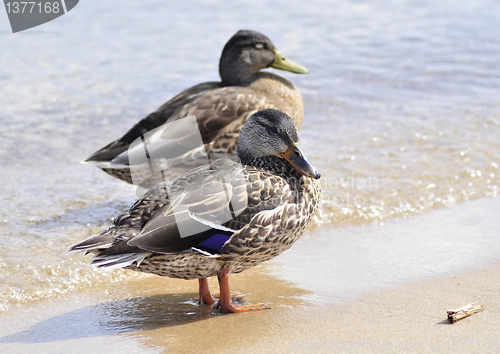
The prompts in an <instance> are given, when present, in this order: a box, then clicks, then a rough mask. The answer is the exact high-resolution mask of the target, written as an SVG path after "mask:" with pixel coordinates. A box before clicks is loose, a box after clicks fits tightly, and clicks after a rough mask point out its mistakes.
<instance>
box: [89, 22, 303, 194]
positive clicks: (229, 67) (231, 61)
mask: <svg viewBox="0 0 500 354" xmlns="http://www.w3.org/2000/svg"><path fill="white" fill-rule="evenodd" d="M269 67H271V68H275V69H279V70H285V71H289V72H292V73H296V74H307V73H309V71H308V70H307V69H306V68H305V67H304V66H302V65H300V64H298V63H295V62H293V61H291V60H289V59H287V58H286V57H284V56H283V55H282V54H281V53H280V52H279V51H278V50H277V49H276V48H275V46H274V44H273V43H272V42H271V40H270V39H269V38H268V37H266V36H265V35H264V34H262V33H260V32H257V31H252V30H240V31H238V32H237V33H236V34H235V35H233V36H232V37H231V38H230V39H229V41H228V42H227V43H226V45H225V46H224V49H223V51H222V54H221V57H220V63H219V74H220V77H221V81H220V82H205V83H201V84H198V85H195V86H193V87H191V88H188V89H187V90H185V91H183V92H181V93H180V94H178V95H177V96H175V97H174V98H172V99H171V100H169V101H168V102H166V103H165V104H163V105H162V106H161V107H159V108H158V109H157V110H156V111H155V112H153V113H151V114H149V115H148V116H147V117H145V118H144V119H142V120H141V121H139V122H138V123H137V124H136V125H134V126H133V127H132V128H131V129H130V130H129V131H128V132H127V133H126V134H125V135H123V136H122V137H121V138H119V139H118V140H115V141H113V142H111V143H110V144H108V145H106V146H105V147H103V148H101V149H100V150H98V151H96V152H95V153H93V154H92V155H91V156H90V157H88V158H87V159H86V160H84V161H82V163H84V164H92V165H95V166H97V167H99V168H101V169H102V170H103V171H104V172H106V173H108V174H110V175H111V176H113V177H117V178H119V179H121V180H123V181H125V182H127V183H130V184H136V185H137V184H140V183H141V182H142V181H144V180H146V179H147V177H149V176H150V175H152V174H154V173H149V171H147V164H143V166H145V168H146V171H143V170H140V169H138V170H137V171H140V173H139V172H137V173H136V175H138V176H141V179H140V181H137V180H134V178H133V175H132V173H131V171H130V168H131V165H132V167H133V168H137V166H136V165H134V163H131V161H129V156H128V149H129V148H130V146H131V144H133V142H134V141H140V139H141V137H142V139H144V136H145V134H146V133H147V132H149V131H151V130H154V129H158V128H159V127H162V126H165V124H166V123H169V122H174V121H176V120H179V119H182V118H185V117H188V116H195V117H196V120H197V123H198V127H199V133H200V135H201V139H199V140H200V145H203V146H197V147H196V148H193V149H192V150H193V151H189V152H184V156H183V157H179V161H177V162H176V161H174V162H172V163H170V166H172V165H177V167H178V168H181V170H180V171H181V172H185V171H187V169H191V168H192V167H195V166H196V164H192V163H191V164H189V163H186V164H184V162H185V161H186V158H185V156H188V157H191V156H194V157H193V160H196V156H198V154H199V153H200V152H201V153H202V154H204V153H205V151H206V153H209V154H210V153H213V154H219V155H217V156H224V155H226V156H227V154H229V155H235V152H236V144H237V140H238V135H239V132H240V130H241V128H242V127H243V125H244V123H245V121H246V120H247V119H248V118H249V117H250V116H251V115H252V114H253V113H255V112H257V111H260V110H263V109H266V108H274V109H278V110H280V111H282V112H284V113H286V114H288V115H289V116H290V117H292V119H293V121H294V122H295V125H296V127H297V128H300V126H301V124H302V119H303V113H304V108H303V101H302V97H301V95H300V92H299V90H298V89H297V87H296V86H295V85H294V84H293V83H292V82H290V81H289V80H287V79H285V78H284V77H281V76H279V75H277V74H274V73H271V72H262V71H261V70H262V69H266V68H269ZM152 136H153V138H154V137H157V136H158V134H154V135H152ZM179 136H180V137H179V139H181V138H182V136H183V135H182V134H179ZM202 164H203V163H202ZM183 166H186V167H185V168H184V169H182V167H183ZM143 175H144V176H143ZM155 182H157V181H156V180H155ZM148 187H151V185H149V186H148Z"/></svg>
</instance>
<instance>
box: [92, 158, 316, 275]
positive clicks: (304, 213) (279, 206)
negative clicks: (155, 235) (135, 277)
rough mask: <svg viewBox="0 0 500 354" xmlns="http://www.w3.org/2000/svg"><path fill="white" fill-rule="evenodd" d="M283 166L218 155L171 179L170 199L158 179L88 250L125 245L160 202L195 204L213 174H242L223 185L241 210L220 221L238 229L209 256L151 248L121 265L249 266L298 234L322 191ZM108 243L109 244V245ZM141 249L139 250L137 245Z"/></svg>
mask: <svg viewBox="0 0 500 354" xmlns="http://www.w3.org/2000/svg"><path fill="white" fill-rule="evenodd" d="M283 168H284V170H283V171H282V173H280V174H275V173H271V172H269V171H266V170H264V169H262V168H258V167H253V166H242V165H240V164H237V163H235V162H234V161H231V160H228V159H221V160H217V161H216V162H215V163H213V164H212V165H210V166H202V167H199V168H197V169H195V170H193V171H191V172H189V173H187V174H185V175H184V176H183V177H182V178H179V179H177V180H176V181H174V183H173V184H172V186H171V187H170V193H171V194H176V193H179V195H177V196H176V200H173V201H171V199H170V198H169V196H168V194H167V193H168V192H167V187H166V185H165V184H158V185H157V186H156V187H154V188H153V189H151V190H150V191H149V192H148V193H146V195H145V196H144V197H143V198H142V199H140V200H138V201H137V202H136V203H135V204H134V205H133V206H132V207H131V208H130V210H129V211H128V212H127V213H125V214H123V215H122V216H120V217H119V218H117V219H116V220H115V222H114V225H113V226H111V227H110V228H109V229H108V230H106V231H105V232H103V233H102V234H101V235H100V236H97V237H98V238H101V239H102V241H103V242H102V243H101V245H102V246H101V247H102V248H99V247H93V248H90V249H88V251H91V252H94V253H96V254H97V255H99V254H101V257H100V258H99V259H101V260H102V255H103V254H109V255H110V256H112V255H113V252H110V250H111V249H112V248H117V246H120V245H123V246H122V248H124V247H126V243H127V241H128V240H130V239H131V238H133V237H135V236H137V235H138V234H139V233H140V231H141V229H142V228H143V227H144V225H146V224H147V223H148V222H149V221H150V220H151V219H152V218H153V217H155V216H154V215H155V212H156V214H157V212H158V210H160V209H161V208H163V209H162V210H169V209H170V207H171V206H172V205H171V204H170V203H171V202H172V203H182V204H183V205H186V206H188V207H189V208H191V207H193V210H196V207H197V206H198V205H199V204H200V200H205V199H206V197H207V195H210V193H211V190H212V189H211V185H212V184H213V181H214V179H215V180H222V179H224V178H227V177H228V176H230V175H232V176H233V177H236V176H239V177H241V178H242V180H243V181H244V183H243V184H240V185H238V184H236V186H235V187H234V188H232V189H230V190H229V189H228V193H230V198H236V199H237V198H240V199H241V198H246V202H247V203H246V204H247V205H246V207H245V208H244V209H243V210H236V211H235V213H236V214H238V213H239V214H238V215H236V217H234V218H233V219H232V220H230V221H229V222H227V223H226V224H225V226H226V227H228V228H231V229H233V230H237V231H236V232H235V233H234V234H233V235H232V236H231V238H230V239H229V240H228V241H227V242H226V243H225V245H224V246H223V248H222V250H221V252H220V255H218V256H212V257H209V256H205V255H202V254H200V253H197V252H195V251H192V250H187V251H186V252H185V253H181V254H156V253H151V254H149V255H148V256H146V257H145V258H144V259H143V260H142V261H141V262H140V265H139V266H137V264H135V263H134V264H131V265H129V266H127V267H126V268H128V269H132V270H136V271H141V272H147V273H153V274H157V275H161V276H168V277H174V278H182V279H195V278H202V277H208V276H214V275H216V274H217V271H218V270H219V269H220V268H225V269H229V270H230V271H231V272H232V273H238V272H241V271H243V270H245V269H248V268H249V267H253V266H255V265H257V264H259V263H261V262H264V261H267V260H269V259H271V258H273V257H275V256H277V255H278V254H280V253H281V252H283V251H285V250H287V249H288V248H289V247H290V246H291V245H292V244H293V243H294V242H295V241H296V240H297V239H298V238H299V237H300V236H301V235H302V233H303V232H304V230H305V229H306V227H307V225H308V224H309V222H310V220H311V218H312V215H313V214H314V213H315V212H316V210H317V207H318V202H319V197H320V194H321V190H320V184H319V181H318V180H316V179H312V178H309V177H305V176H302V175H300V174H299V173H297V172H296V171H295V170H294V169H293V168H292V167H291V166H285V167H283ZM181 191H182V192H181ZM214 195H218V193H215V194H214ZM214 198H219V199H218V202H219V203H223V202H224V201H223V200H221V199H220V196H217V197H214ZM224 198H225V197H224ZM233 200H234V199H233ZM236 204H237V203H236ZM208 205H210V203H208ZM205 206H206V205H205ZM165 208H166V209H165ZM204 212H206V210H205V211H204ZM110 238H112V239H113V241H112V242H110ZM106 244H108V246H106ZM109 244H112V245H113V246H111V247H109ZM128 247H130V246H128ZM140 252H142V253H143V252H144V251H140V250H137V251H136V253H140Z"/></svg>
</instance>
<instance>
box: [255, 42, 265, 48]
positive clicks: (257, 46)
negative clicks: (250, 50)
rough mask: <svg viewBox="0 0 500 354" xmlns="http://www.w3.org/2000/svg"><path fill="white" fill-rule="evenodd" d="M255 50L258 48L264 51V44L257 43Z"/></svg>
mask: <svg viewBox="0 0 500 354" xmlns="http://www.w3.org/2000/svg"><path fill="white" fill-rule="evenodd" d="M255 48H257V49H262V48H264V44H262V43H257V44H256V45H255Z"/></svg>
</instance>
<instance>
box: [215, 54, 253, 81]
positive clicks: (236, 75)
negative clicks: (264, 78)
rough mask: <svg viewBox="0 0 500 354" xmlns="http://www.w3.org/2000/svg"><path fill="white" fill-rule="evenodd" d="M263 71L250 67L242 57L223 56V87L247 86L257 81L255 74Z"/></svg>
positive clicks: (221, 66) (221, 64)
mask: <svg viewBox="0 0 500 354" xmlns="http://www.w3.org/2000/svg"><path fill="white" fill-rule="evenodd" d="M260 69H262V68H260V67H253V66H249V65H248V63H245V62H244V61H243V59H242V58H241V56H236V55H234V56H232V55H230V54H227V55H223V56H222V57H221V60H220V63H219V74H220V77H221V80H222V86H247V85H249V84H250V83H251V82H252V81H254V80H255V77H254V76H255V74H257V73H258V72H259V70H260Z"/></svg>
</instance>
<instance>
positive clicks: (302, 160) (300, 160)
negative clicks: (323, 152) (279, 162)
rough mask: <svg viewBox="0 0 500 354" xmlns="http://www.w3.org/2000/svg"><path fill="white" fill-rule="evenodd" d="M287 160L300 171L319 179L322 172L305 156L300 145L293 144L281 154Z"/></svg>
mask: <svg viewBox="0 0 500 354" xmlns="http://www.w3.org/2000/svg"><path fill="white" fill-rule="evenodd" d="M281 156H283V158H284V159H285V160H287V161H288V162H289V163H290V165H292V166H293V168H295V169H296V170H297V171H298V172H299V173H301V174H303V175H304V176H308V177H312V178H315V179H319V178H320V177H321V174H320V173H319V172H318V170H317V169H316V167H314V165H313V164H312V163H311V161H309V160H308V159H307V157H305V155H304V154H303V152H302V150H301V149H300V146H298V145H293V144H292V146H290V148H289V149H288V150H287V151H285V152H284V153H282V154H281Z"/></svg>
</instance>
